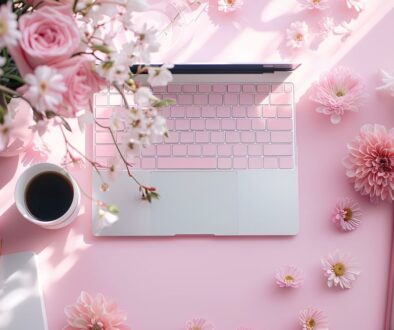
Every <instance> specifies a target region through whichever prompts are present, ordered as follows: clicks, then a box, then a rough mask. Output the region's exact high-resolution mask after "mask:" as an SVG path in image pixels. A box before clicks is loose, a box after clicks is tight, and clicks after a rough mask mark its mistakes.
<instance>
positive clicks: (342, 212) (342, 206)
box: [332, 198, 361, 231]
mask: <svg viewBox="0 0 394 330" xmlns="http://www.w3.org/2000/svg"><path fill="white" fill-rule="evenodd" d="M332 222H334V223H335V224H336V225H337V226H338V228H340V229H342V230H343V231H352V230H354V229H356V228H357V227H358V226H359V225H360V222H361V211H360V207H359V206H358V203H357V202H355V201H353V200H352V199H351V198H343V199H340V200H338V202H337V205H336V206H335V210H334V212H333V215H332Z"/></svg>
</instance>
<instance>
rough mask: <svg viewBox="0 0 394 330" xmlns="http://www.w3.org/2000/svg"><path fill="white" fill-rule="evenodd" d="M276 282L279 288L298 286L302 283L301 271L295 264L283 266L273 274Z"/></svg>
mask: <svg viewBox="0 0 394 330" xmlns="http://www.w3.org/2000/svg"><path fill="white" fill-rule="evenodd" d="M275 279H276V284H277V285H278V286H279V287H281V288H299V287H300V286H301V285H302V284H303V283H304V277H303V274H302V271H301V270H300V269H299V268H298V267H295V266H283V267H281V268H279V269H278V271H277V272H276V274H275Z"/></svg>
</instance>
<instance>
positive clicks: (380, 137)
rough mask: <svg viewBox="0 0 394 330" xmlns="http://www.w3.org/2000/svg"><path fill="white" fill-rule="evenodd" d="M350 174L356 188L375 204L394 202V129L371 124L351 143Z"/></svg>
mask: <svg viewBox="0 0 394 330" xmlns="http://www.w3.org/2000/svg"><path fill="white" fill-rule="evenodd" d="M347 148H348V152H349V153H348V155H347V157H346V159H345V160H344V165H345V167H346V169H347V170H346V175H347V176H348V177H349V178H350V179H351V181H352V182H353V183H354V189H355V190H356V191H358V192H359V193H361V195H366V196H369V197H370V199H371V201H378V200H383V201H384V200H387V201H389V202H392V201H393V199H394V129H393V128H392V129H390V130H387V129H386V128H385V127H384V126H382V125H377V124H375V125H371V124H367V125H364V126H363V127H361V130H360V135H359V136H357V137H356V139H355V140H354V141H352V142H351V143H349V144H348V146H347Z"/></svg>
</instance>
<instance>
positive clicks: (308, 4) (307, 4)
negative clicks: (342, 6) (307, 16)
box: [298, 0, 329, 10]
mask: <svg viewBox="0 0 394 330" xmlns="http://www.w3.org/2000/svg"><path fill="white" fill-rule="evenodd" d="M298 2H299V3H300V4H301V6H302V7H303V8H304V9H318V10H324V9H327V8H329V5H328V0H298Z"/></svg>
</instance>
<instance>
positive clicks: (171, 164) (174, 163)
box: [157, 157, 217, 170]
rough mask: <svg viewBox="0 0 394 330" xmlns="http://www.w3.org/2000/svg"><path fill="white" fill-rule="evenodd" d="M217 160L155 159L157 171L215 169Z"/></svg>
mask: <svg viewBox="0 0 394 330" xmlns="http://www.w3.org/2000/svg"><path fill="white" fill-rule="evenodd" d="M216 167H217V159H216V158H214V157H212V158H199V157H190V158H180V159H175V158H169V157H162V158H158V159H157V168H159V169H174V170H175V169H215V168H216Z"/></svg>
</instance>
